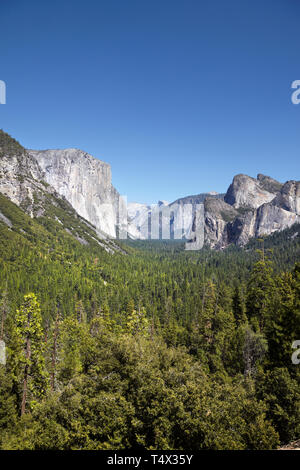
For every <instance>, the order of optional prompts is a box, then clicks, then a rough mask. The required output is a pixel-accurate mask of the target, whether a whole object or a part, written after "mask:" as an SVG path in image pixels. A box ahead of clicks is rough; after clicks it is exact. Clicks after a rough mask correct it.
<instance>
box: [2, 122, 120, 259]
mask: <svg viewBox="0 0 300 470" xmlns="http://www.w3.org/2000/svg"><path fill="white" fill-rule="evenodd" d="M43 178H44V173H43V171H42V169H41V168H40V166H39V164H38V163H37V161H36V159H34V158H33V157H32V156H31V155H30V154H29V153H28V152H27V151H26V150H25V149H24V148H23V147H22V146H21V145H20V144H19V143H18V142H17V141H16V140H14V139H13V138H11V137H10V136H9V135H8V134H6V133H5V132H3V131H0V193H1V194H2V195H3V196H4V197H3V196H2V198H1V204H2V205H4V206H7V204H6V203H5V200H6V199H5V198H8V199H9V200H10V201H12V203H14V204H16V205H17V206H19V207H20V209H21V210H23V211H25V212H26V213H27V214H29V216H30V217H31V218H32V219H35V220H36V221H37V223H40V224H41V223H42V224H45V223H46V224H47V226H49V227H50V224H53V226H57V223H58V224H59V225H60V227H61V229H63V230H64V231H65V232H67V233H68V234H69V235H71V236H72V237H73V238H74V239H75V240H77V242H79V243H81V244H83V245H88V244H90V243H92V244H95V243H96V244H97V245H98V246H99V247H101V248H103V249H105V250H106V251H108V252H111V253H114V252H115V251H120V250H121V248H120V247H119V246H118V245H117V244H116V243H115V242H113V241H112V240H109V239H103V237H102V236H101V235H100V234H99V233H98V232H97V230H96V227H95V226H93V225H92V224H90V223H89V222H88V221H87V220H85V219H84V218H83V217H81V216H80V215H78V214H77V212H76V211H75V209H74V208H73V207H72V205H71V204H70V203H69V202H68V201H67V200H66V199H65V198H64V197H63V196H61V195H60V194H58V193H57V192H56V191H55V189H54V188H53V187H52V186H51V185H49V184H48V183H46V182H45V181H44V179H43ZM0 220H1V221H2V222H4V223H5V224H6V225H7V226H8V227H11V225H12V222H11V220H10V217H9V216H7V214H6V213H5V212H4V211H3V210H2V209H1V207H0ZM45 221H46V222H45ZM22 230H23V229H22Z"/></svg>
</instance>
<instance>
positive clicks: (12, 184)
mask: <svg viewBox="0 0 300 470" xmlns="http://www.w3.org/2000/svg"><path fill="white" fill-rule="evenodd" d="M0 192H1V193H2V194H4V195H5V196H7V197H8V198H9V199H10V200H11V201H12V202H14V203H15V204H16V205H18V206H20V207H21V208H22V209H24V210H25V211H26V212H28V213H29V214H30V215H31V217H33V216H34V215H37V212H40V211H41V207H39V205H38V204H37V200H42V199H44V197H45V194H46V193H48V194H55V190H54V188H52V187H48V186H46V185H45V183H44V181H43V172H42V170H41V168H40V167H39V165H38V164H37V162H36V161H35V160H33V159H32V158H31V156H30V155H29V154H28V152H27V151H26V150H25V149H22V150H20V151H18V152H15V153H8V152H7V153H6V152H5V151H2V152H1V158H0ZM40 215H41V214H40Z"/></svg>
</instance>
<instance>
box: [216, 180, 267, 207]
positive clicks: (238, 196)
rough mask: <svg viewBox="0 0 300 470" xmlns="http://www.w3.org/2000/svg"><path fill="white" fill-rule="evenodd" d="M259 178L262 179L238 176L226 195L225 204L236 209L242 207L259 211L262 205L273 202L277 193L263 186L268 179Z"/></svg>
mask: <svg viewBox="0 0 300 470" xmlns="http://www.w3.org/2000/svg"><path fill="white" fill-rule="evenodd" d="M259 176H260V179H255V178H252V177H251V176H247V175H244V174H239V175H236V176H235V177H234V178H233V181H232V183H231V185H230V186H229V188H228V190H227V193H226V194H225V197H224V200H225V202H227V204H230V205H231V206H233V207H234V208H235V209H238V208H240V207H244V208H249V209H257V208H258V207H259V206H261V205H262V204H265V203H267V202H270V201H272V199H274V197H275V193H274V192H270V190H266V189H265V188H264V184H261V183H262V182H263V181H266V179H267V178H268V177H265V176H264V175H259ZM267 181H268V180H267ZM274 181H275V180H274Z"/></svg>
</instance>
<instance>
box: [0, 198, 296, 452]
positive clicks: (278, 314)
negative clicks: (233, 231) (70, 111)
mask: <svg viewBox="0 0 300 470" xmlns="http://www.w3.org/2000/svg"><path fill="white" fill-rule="evenodd" d="M51 210H52V211H53V210H54V209H53V207H52V206H51ZM55 211H59V213H58V212H57V213H55V214H54V213H50V212H47V213H46V214H45V216H43V217H39V218H35V217H33V218H31V217H29V216H28V215H27V214H25V212H23V211H22V210H21V209H20V208H18V207H17V206H16V205H15V204H13V203H12V202H11V201H9V200H8V199H7V198H5V197H4V196H1V195H0V214H1V218H0V276H1V277H0V290H1V306H0V325H1V330H0V336H1V340H3V341H4V342H5V345H6V364H5V365H4V364H2V365H1V364H0V375H1V377H0V430H1V431H0V446H1V448H2V449H121V448H147V449H193V450H196V449H269V448H276V447H278V446H279V445H280V444H285V443H287V442H289V441H292V440H295V439H298V438H299V435H300V424H299V423H300V391H299V390H300V389H299V380H300V366H299V365H296V364H293V363H292V359H291V356H292V353H293V352H294V350H293V349H292V342H293V341H294V340H298V339H300V265H299V264H297V261H299V259H300V258H299V254H300V253H299V250H300V244H299V239H300V237H299V233H300V227H299V226H297V225H294V226H293V227H292V228H291V229H289V230H286V231H283V232H278V233H276V234H274V235H273V236H271V237H268V238H267V239H265V240H264V241H263V240H260V241H258V240H256V241H252V242H251V243H250V244H249V245H248V246H247V247H246V248H245V249H239V248H236V247H234V248H228V249H227V250H224V251H222V252H214V251H211V250H208V249H207V250H206V249H204V250H202V251H200V252H186V251H184V246H183V244H182V243H180V242H175V241H173V242H172V241H170V242H146V241H145V242H130V241H128V242H126V243H125V242H124V243H123V245H122V247H121V248H120V249H119V250H117V249H114V250H112V251H113V252H108V251H107V250H106V249H105V246H100V245H99V243H98V241H97V240H95V239H93V232H91V233H90V236H88V234H87V232H86V230H87V229H86V225H85V224H84V226H82V227H81V229H82V230H83V227H84V233H83V232H80V220H78V224H79V225H78V227H75V228H74V219H72V223H71V222H70V220H66V217H67V215H66V214H67V212H66V210H65V208H64V207H60V208H59V207H57V208H56V209H55ZM69 216H70V217H71V214H69ZM68 226H69V227H70V226H72V227H73V231H74V232H76V234H77V236H76V237H75V236H74V233H73V234H72V230H70V229H68ZM66 228H67V230H66ZM74 229H75V230H74ZM117 246H118V244H115V248H116V247H117ZM106 248H107V246H106Z"/></svg>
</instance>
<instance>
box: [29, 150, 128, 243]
mask: <svg viewBox="0 0 300 470" xmlns="http://www.w3.org/2000/svg"><path fill="white" fill-rule="evenodd" d="M28 153H29V155H30V156H31V157H33V159H35V161H36V162H38V164H39V166H40V167H41V169H42V171H43V178H44V179H45V181H46V182H47V183H48V184H50V185H51V186H52V187H53V188H55V190H56V191H57V192H58V193H59V194H60V195H61V196H64V197H65V198H66V199H67V201H69V203H70V204H71V205H72V206H73V207H74V209H75V210H76V212H78V214H79V215H81V216H82V217H84V218H85V219H86V220H88V221H89V222H90V223H92V224H93V225H94V226H95V227H96V228H97V229H98V230H100V231H102V232H104V233H105V234H107V235H109V236H111V237H116V235H117V224H118V210H119V198H120V196H119V193H118V192H117V190H116V189H115V188H114V187H113V186H112V184H111V168H110V165H109V164H108V163H105V162H103V161H101V160H98V159H96V158H94V157H92V156H91V155H89V154H88V153H86V152H83V151H82V150H78V149H74V148H70V149H65V150H28Z"/></svg>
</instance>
